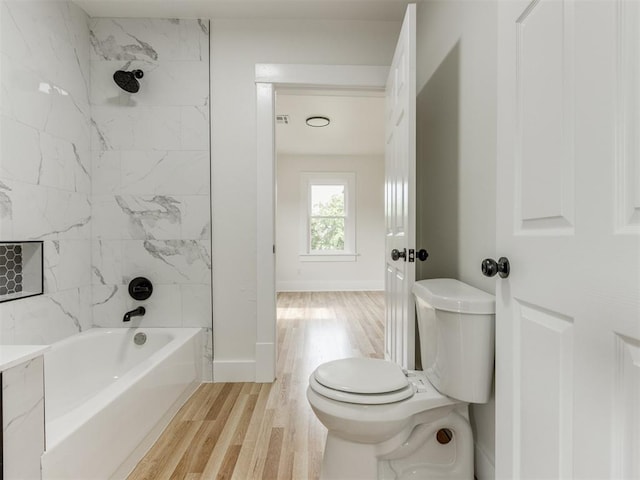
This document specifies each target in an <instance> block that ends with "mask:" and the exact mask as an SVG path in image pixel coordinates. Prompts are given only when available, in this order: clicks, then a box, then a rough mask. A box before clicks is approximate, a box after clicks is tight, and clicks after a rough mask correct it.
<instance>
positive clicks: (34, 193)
mask: <svg viewBox="0 0 640 480" xmlns="http://www.w3.org/2000/svg"><path fill="white" fill-rule="evenodd" d="M0 22H1V24H0V32H1V33H0V65H1V69H0V72H1V74H0V145H1V148H0V241H19V240H43V241H44V259H45V265H44V282H45V284H44V292H45V294H44V295H42V296H39V297H33V298H27V299H22V300H16V301H12V302H6V303H2V304H0V343H4V344H11V343H32V344H38V343H52V342H55V341H57V340H60V339H62V338H65V337H67V336H69V335H73V334H74V333H77V332H79V331H80V330H81V329H83V328H87V327H89V326H90V325H91V302H92V290H91V155H90V125H91V115H90V102H89V82H90V74H91V70H90V55H89V51H90V45H91V43H90V35H89V27H88V17H87V15H86V14H85V13H84V12H83V11H82V10H81V9H80V8H78V7H77V6H75V5H74V4H72V3H70V2H51V1H38V0H34V1H29V2H25V1H21V0H6V1H5V0H2V1H0Z"/></svg>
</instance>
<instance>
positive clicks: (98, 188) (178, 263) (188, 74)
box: [90, 18, 212, 378]
mask: <svg viewBox="0 0 640 480" xmlns="http://www.w3.org/2000/svg"><path fill="white" fill-rule="evenodd" d="M90 36H91V47H92V48H91V111H92V119H93V122H92V132H91V135H92V137H91V151H92V172H93V175H92V192H93V196H92V204H93V209H92V213H93V225H92V228H93V241H92V261H93V263H92V284H93V322H94V324H95V325H98V326H105V327H108V326H116V325H118V326H119V325H120V324H121V318H122V313H123V312H125V311H127V310H131V309H132V308H135V307H136V306H138V305H144V306H145V307H146V309H147V313H146V315H145V316H144V317H141V318H140V317H135V318H133V319H132V324H133V325H136V324H142V325H145V326H149V327H151V326H154V327H180V326H185V327H203V328H207V329H209V330H208V331H209V332H210V329H211V251H210V244H211V217H210V206H209V205H210V180H209V179H210V170H209V168H210V160H209V159H210V155H209V24H208V22H203V21H200V20H156V19H153V20H150V19H113V18H99V19H92V20H91V21H90ZM120 69H122V70H128V71H130V70H135V69H140V70H142V71H143V72H144V77H143V78H142V79H140V91H139V92H138V93H136V94H134V95H129V94H126V93H124V92H123V91H122V90H121V89H120V88H119V87H118V86H117V85H116V84H115V83H114V82H113V80H112V75H113V72H115V71H116V70H120ZM139 275H144V276H146V277H148V278H149V279H150V280H151V281H152V282H153V285H154V293H153V296H152V297H151V298H150V299H149V300H148V301H146V302H135V301H134V300H132V299H131V298H130V297H129V295H128V292H127V284H128V282H129V280H130V279H131V278H133V277H136V276H139ZM207 338H208V339H209V342H210V341H211V335H210V333H209V335H207ZM205 356H206V365H205V366H206V368H205V371H206V372H207V378H210V376H211V371H212V366H211V362H212V358H211V344H210V343H209V344H208V345H207V351H206V354H205Z"/></svg>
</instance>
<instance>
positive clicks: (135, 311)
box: [122, 307, 147, 322]
mask: <svg viewBox="0 0 640 480" xmlns="http://www.w3.org/2000/svg"><path fill="white" fill-rule="evenodd" d="M145 313H147V310H146V309H145V308H144V307H138V308H134V309H133V310H131V311H130V312H127V313H125V314H124V317H123V318H122V321H123V322H128V321H129V320H131V317H141V316H143V315H144V314H145Z"/></svg>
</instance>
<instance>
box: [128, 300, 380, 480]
mask: <svg viewBox="0 0 640 480" xmlns="http://www.w3.org/2000/svg"><path fill="white" fill-rule="evenodd" d="M383 338H384V295H383V293H381V292H325V293H281V294H279V295H278V365H277V376H278V378H277V380H276V381H275V382H274V383H273V384H256V383H213V384H203V385H201V386H200V387H199V389H198V390H197V391H196V392H195V393H194V394H193V396H192V397H191V398H190V399H189V401H188V402H187V403H186V404H185V405H184V406H183V407H182V409H181V410H180V411H179V412H178V414H177V415H176V416H175V418H174V419H173V420H172V421H171V423H170V424H169V426H168V427H167V428H166V430H165V431H164V432H163V434H162V436H161V437H160V438H159V439H158V441H157V442H156V443H155V445H154V446H153V447H152V448H151V450H150V451H149V452H148V453H147V455H146V456H145V457H144V458H143V459H142V460H141V461H140V463H139V464H138V466H137V467H136V469H135V470H134V471H133V472H132V473H131V475H130V476H129V480H141V479H149V480H156V479H187V480H204V479H238V480H246V479H269V480H270V479H278V480H287V479H295V480H306V479H316V478H318V476H319V473H320V464H321V461H322V452H323V448H324V441H325V437H326V429H325V428H324V427H323V426H322V424H321V423H320V422H319V421H318V420H317V419H316V417H315V415H314V414H313V412H312V411H311V408H310V407H309V404H308V402H307V398H306V394H305V391H306V388H307V384H308V377H309V375H310V374H311V372H312V371H313V370H314V369H315V368H316V367H317V366H318V365H319V364H321V363H323V362H326V361H329V360H333V359H337V358H343V357H349V356H364V357H374V358H382V356H383V355H382V352H383Z"/></svg>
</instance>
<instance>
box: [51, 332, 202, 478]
mask: <svg viewBox="0 0 640 480" xmlns="http://www.w3.org/2000/svg"><path fill="white" fill-rule="evenodd" d="M139 332H143V333H145V334H146V336H147V340H146V343H144V344H143V345H136V344H135V343H134V336H135V335H136V334H137V333H139ZM201 340H202V339H201V329H199V328H113V329H106V328H95V329H92V330H88V331H86V332H83V333H80V334H78V335H74V336H73V337H70V338H67V339H65V340H63V341H61V342H58V343H56V344H54V345H53V346H52V348H51V350H49V351H48V352H47V353H45V355H44V372H45V431H46V434H45V437H46V446H45V453H44V455H43V456H42V478H43V479H82V480H91V479H107V478H124V477H126V475H127V474H128V473H129V472H130V471H131V470H132V469H133V467H135V465H136V464H137V462H138V461H139V460H140V459H141V458H142V457H143V456H144V454H145V452H146V451H147V450H148V448H149V447H150V446H151V445H152V444H153V442H154V441H155V440H156V439H157V437H158V436H159V434H160V433H161V432H162V430H163V429H164V427H165V426H166V425H167V424H168V423H169V421H170V420H171V417H172V416H173V415H175V413H176V412H177V411H178V409H179V408H180V406H182V404H183V403H184V402H185V401H186V400H187V398H188V397H189V396H190V395H191V394H192V393H193V392H194V391H195V389H196V388H197V386H198V385H199V384H200V380H201V378H202V367H201V365H202V351H201V345H202V344H201Z"/></svg>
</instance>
